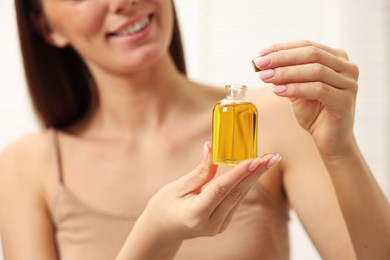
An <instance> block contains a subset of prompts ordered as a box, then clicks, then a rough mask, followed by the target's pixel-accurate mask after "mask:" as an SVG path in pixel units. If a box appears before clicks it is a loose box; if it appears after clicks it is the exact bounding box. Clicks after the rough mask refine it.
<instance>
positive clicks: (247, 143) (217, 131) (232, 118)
mask: <svg viewBox="0 0 390 260" xmlns="http://www.w3.org/2000/svg"><path fill="white" fill-rule="evenodd" d="M225 88H226V91H227V95H226V97H225V98H224V99H223V100H221V101H220V102H218V103H217V104H216V105H215V106H214V110H213V154H212V161H213V164H217V165H237V164H238V163H239V162H241V161H243V160H246V159H249V158H255V157H257V116H258V115H257V108H256V107H255V105H254V104H252V103H251V102H250V101H249V100H248V99H247V98H246V96H245V91H246V86H245V85H239V84H234V85H227V86H226V87H225Z"/></svg>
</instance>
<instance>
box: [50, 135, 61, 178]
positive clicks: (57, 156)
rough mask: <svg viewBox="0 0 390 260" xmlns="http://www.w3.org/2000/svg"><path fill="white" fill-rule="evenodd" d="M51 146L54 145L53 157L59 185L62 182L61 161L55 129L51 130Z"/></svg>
mask: <svg viewBox="0 0 390 260" xmlns="http://www.w3.org/2000/svg"><path fill="white" fill-rule="evenodd" d="M52 133H53V145H54V157H55V164H56V173H57V178H58V181H59V183H62V182H63V176H62V160H61V149H60V141H59V138H58V132H57V130H56V129H55V128H53V131H52Z"/></svg>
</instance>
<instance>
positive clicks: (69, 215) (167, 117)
mask: <svg viewBox="0 0 390 260" xmlns="http://www.w3.org/2000/svg"><path fill="white" fill-rule="evenodd" d="M16 7H17V14H18V25H19V30H20V37H21V43H22V52H23V57H24V63H25V69H26V74H27V79H28V83H29V87H30V93H31V97H32V100H33V103H34V106H35V109H36V111H37V114H38V116H39V117H40V119H41V121H42V122H43V124H44V126H45V130H42V131H40V132H37V133H33V134H29V135H27V136H25V137H22V138H21V139H20V140H17V141H15V142H14V143H12V144H10V145H9V146H8V147H7V148H6V149H5V151H4V152H3V154H2V158H1V161H0V172H1V177H0V178H1V179H0V185H1V187H0V190H1V193H0V194H1V196H0V197H1V201H0V203H1V207H2V210H1V232H2V239H3V247H4V253H5V257H6V259H32V258H33V259H137V260H138V259H148V260H150V259H173V258H175V259H288V257H289V246H288V232H287V225H288V210H289V208H290V207H291V208H293V209H294V210H295V211H296V212H297V214H298V216H299V217H300V219H301V221H302V223H303V225H304V226H305V228H306V230H307V232H308V233H309V235H310V237H311V239H312V240H313V243H314V244H315V245H316V247H317V249H318V250H319V253H320V254H321V256H322V257H323V258H325V259H354V258H355V257H358V258H362V259H366V258H369V259H384V257H386V254H387V253H388V248H387V245H386V244H385V243H386V242H385V241H386V238H387V237H388V235H389V233H388V232H387V231H388V227H389V221H387V220H386V218H388V216H389V215H388V214H389V210H388V204H387V201H386V199H385V197H384V196H383V194H382V193H381V191H380V189H379V188H378V187H377V185H376V184H375V181H374V180H373V177H372V175H371V173H370V171H369V170H368V168H367V167H366V165H365V163H364V160H363V159H362V157H361V155H360V153H359V151H358V148H357V146H356V143H355V139H354V136H353V132H352V127H353V116H354V104H355V98H356V92H357V77H358V69H357V67H356V66H355V65H354V64H351V63H350V62H349V61H348V60H347V57H346V54H345V53H344V52H343V51H340V50H336V49H333V48H329V47H327V46H323V45H320V44H317V43H311V42H307V41H298V42H292V43H284V44H277V45H274V46H272V47H269V48H266V49H264V50H263V51H261V52H260V53H259V55H260V56H259V57H258V58H256V59H255V60H254V62H255V64H256V67H257V68H258V69H260V70H261V71H260V72H259V77H260V78H261V79H262V80H263V81H265V82H269V83H273V84H275V87H273V88H272V90H273V92H274V93H275V94H276V95H274V93H272V91H270V90H269V89H266V88H263V89H258V90H251V91H249V93H248V97H249V99H251V100H252V101H253V102H254V103H255V104H256V105H257V106H258V108H259V110H260V111H261V115H262V118H261V123H260V124H259V133H260V134H259V144H260V145H259V149H260V154H264V156H262V157H261V158H253V159H249V160H246V161H244V162H242V163H241V164H240V165H238V166H236V167H234V168H229V169H228V168H220V169H217V167H216V166H215V165H212V164H211V163H210V160H209V157H210V151H211V149H212V147H210V145H209V143H208V142H207V141H208V140H210V138H211V136H210V134H211V126H210V114H211V110H212V107H213V105H214V104H215V103H216V102H217V101H218V100H220V99H221V98H223V96H224V93H223V91H222V90H220V89H218V88H213V87H211V86H205V85H201V84H198V83H196V82H192V81H190V80H188V79H187V78H186V77H185V66H184V58H183V54H182V49H181V43H180V34H179V30H178V25H177V21H176V19H175V15H174V8H173V5H172V2H171V1H169V0H144V1H132V0H131V1H129V0H101V1H89V0H85V1H59V0H41V1H22V0H16ZM278 96H281V97H287V98H288V99H284V98H279V97H278ZM291 106H292V109H291ZM202 146H203V148H202ZM201 150H203V157H201V154H200V151H201ZM269 151H275V152H277V154H273V153H268V152H269ZM279 154H280V155H279ZM281 157H283V160H282V161H280V160H281ZM199 161H201V162H200V163H199ZM217 170H218V173H217ZM267 170H268V171H267ZM265 171H267V174H264V175H262V174H263V173H264V172H265ZM260 176H261V178H259V177H260ZM356 190H365V191H366V192H365V194H364V196H362V195H361V193H357V192H356ZM338 201H339V202H340V203H338ZM339 205H340V206H341V209H340V206H339ZM367 211H369V212H370V214H368V213H367ZM372 213H375V214H374V216H372ZM355 214H359V216H360V218H357V219H355V218H354V217H356V216H355ZM386 221H387V222H386ZM383 225H385V226H383ZM386 225H387V226H386ZM384 227H385V228H384ZM217 234H218V236H216V235H217ZM378 234H379V235H378ZM386 236H387V237H386ZM387 241H388V240H387Z"/></svg>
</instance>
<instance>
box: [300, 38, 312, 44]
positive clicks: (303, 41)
mask: <svg viewBox="0 0 390 260" xmlns="http://www.w3.org/2000/svg"><path fill="white" fill-rule="evenodd" d="M301 42H302V45H303V46H313V45H314V44H313V42H312V41H309V40H306V39H303V40H301Z"/></svg>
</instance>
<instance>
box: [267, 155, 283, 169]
mask: <svg viewBox="0 0 390 260" xmlns="http://www.w3.org/2000/svg"><path fill="white" fill-rule="evenodd" d="M281 159H282V157H281V156H280V155H279V154H277V155H274V157H272V158H271V160H269V161H268V163H267V165H266V166H265V167H267V168H268V169H270V168H272V167H273V166H274V165H275V164H277V163H278V162H279V161H280V160H281Z"/></svg>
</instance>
